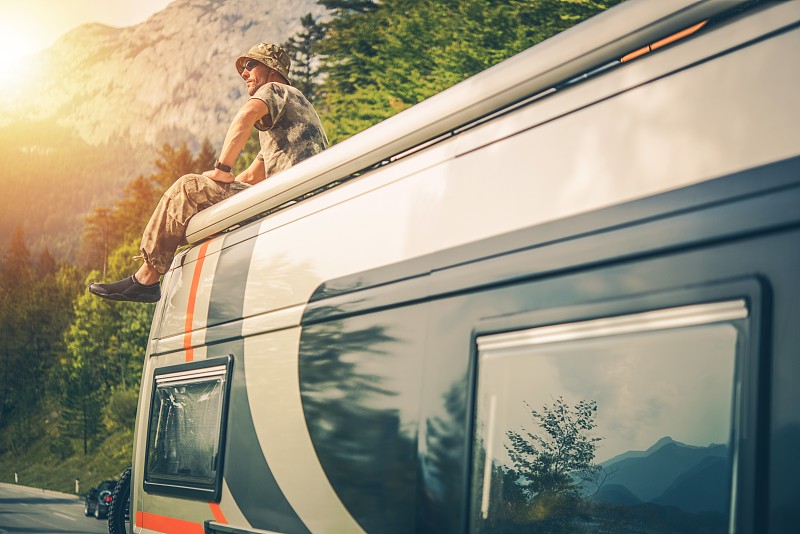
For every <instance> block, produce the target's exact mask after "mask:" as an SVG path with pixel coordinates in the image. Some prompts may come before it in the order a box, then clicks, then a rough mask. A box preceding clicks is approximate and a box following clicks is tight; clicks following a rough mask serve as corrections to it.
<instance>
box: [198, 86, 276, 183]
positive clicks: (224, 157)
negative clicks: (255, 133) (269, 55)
mask: <svg viewBox="0 0 800 534" xmlns="http://www.w3.org/2000/svg"><path fill="white" fill-rule="evenodd" d="M268 113H269V109H268V108H267V104H265V103H264V101H263V100H259V99H258V98H251V99H250V100H248V101H247V102H246V103H245V105H244V106H242V109H240V110H239V112H238V113H237V114H236V117H234V118H233V122H231V125H230V126H229V127H228V133H227V134H226V135H225V142H224V143H223V144H222V150H221V151H220V154H219V162H220V163H224V164H225V165H229V166H231V167H233V164H234V163H236V158H238V157H239V153H240V152H241V151H242V149H243V148H244V145H245V143H246V142H247V138H248V137H249V136H250V130H251V129H252V128H253V125H255V123H256V121H258V120H259V119H260V118H262V117H264V116H265V115H267V114H268ZM252 167H253V166H252V165H251V166H250V168H248V169H247V171H245V172H246V173H247V172H249V171H250V170H251V168H252ZM262 167H263V165H262ZM243 174H244V173H243ZM203 175H205V176H208V177H209V178H211V179H212V180H216V181H217V182H223V183H229V182H232V181H233V179H234V178H233V174H231V173H228V172H223V171H221V170H219V169H212V170H210V171H206V172H204V173H203ZM262 180H263V178H262ZM243 181H244V180H243ZM246 183H249V182H246Z"/></svg>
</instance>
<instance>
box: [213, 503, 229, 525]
mask: <svg viewBox="0 0 800 534" xmlns="http://www.w3.org/2000/svg"><path fill="white" fill-rule="evenodd" d="M208 506H209V507H210V508H211V513H212V514H214V520H215V521H216V522H217V523H222V524H223V525H227V524H228V520H227V519H225V514H223V513H222V508H220V507H219V504H217V503H215V502H210V503H208Z"/></svg>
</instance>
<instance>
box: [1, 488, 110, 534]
mask: <svg viewBox="0 0 800 534" xmlns="http://www.w3.org/2000/svg"><path fill="white" fill-rule="evenodd" d="M16 532H25V533H36V534H49V533H51V532H52V533H59V534H62V533H64V532H73V533H80V534H87V533H91V532H108V523H106V521H105V520H101V521H98V520H97V519H95V518H94V517H86V516H84V515H83V500H82V499H80V498H78V497H76V496H75V495H68V494H66V493H58V492H55V491H44V490H40V489H34V488H27V487H25V486H15V485H14V484H2V483H0V534H6V533H9V534H11V533H16Z"/></svg>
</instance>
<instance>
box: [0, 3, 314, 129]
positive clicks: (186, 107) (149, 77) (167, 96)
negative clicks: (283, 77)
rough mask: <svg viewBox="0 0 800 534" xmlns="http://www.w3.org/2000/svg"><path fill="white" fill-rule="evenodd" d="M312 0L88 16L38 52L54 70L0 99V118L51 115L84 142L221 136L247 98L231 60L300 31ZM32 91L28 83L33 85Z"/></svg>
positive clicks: (45, 117) (200, 5)
mask: <svg viewBox="0 0 800 534" xmlns="http://www.w3.org/2000/svg"><path fill="white" fill-rule="evenodd" d="M309 12H310V13H313V14H314V15H322V14H323V13H324V8H322V7H321V6H318V5H317V3H316V1H315V0H235V1H222V0H175V1H174V2H172V3H171V4H169V5H168V6H167V7H166V8H165V9H164V10H162V11H160V12H158V13H156V14H154V15H152V16H151V17H150V18H149V19H147V20H146V21H144V22H142V23H140V24H137V25H135V26H131V27H128V28H112V27H108V26H104V25H101V24H89V25H85V26H81V27H79V28H76V29H75V30H73V31H71V32H69V33H68V34H66V35H64V36H63V37H62V38H61V39H59V40H58V41H57V42H56V43H55V45H53V47H51V48H50V49H48V50H45V51H44V52H42V53H41V54H40V55H39V58H37V64H39V65H42V66H44V67H46V68H47V69H48V72H50V73H51V75H50V76H46V77H45V76H37V78H36V79H35V80H32V82H33V83H30V84H26V85H25V87H26V90H25V93H24V94H21V95H19V96H18V97H16V98H14V99H11V100H10V101H9V102H6V103H5V104H0V117H2V119H0V122H12V121H13V120H14V119H15V118H17V117H23V116H24V117H25V118H26V119H27V120H31V119H32V120H54V121H56V122H57V123H58V124H59V125H62V126H66V127H69V128H74V129H75V130H76V131H77V133H78V135H79V136H80V137H81V138H83V139H84V140H85V141H87V142H88V143H90V144H94V145H97V144H102V143H105V142H109V141H113V140H115V139H117V138H119V137H120V136H123V137H124V138H125V139H127V140H128V141H129V142H131V143H132V144H134V145H138V144H144V145H158V144H161V143H163V142H170V143H173V144H177V143H179V142H181V141H190V142H197V141H199V140H202V139H204V138H208V139H209V140H211V141H212V143H214V144H215V145H218V144H221V142H222V139H223V138H224V135H225V128H226V127H227V125H228V123H229V122H230V120H231V118H232V117H233V114H234V113H235V112H236V110H237V109H238V107H239V106H240V105H241V103H242V101H243V100H242V99H243V97H244V96H245V94H246V93H245V91H244V84H243V83H242V80H241V78H239V76H238V73H237V72H236V69H235V67H234V61H235V59H236V58H237V57H238V56H239V55H240V54H241V53H243V52H244V51H246V50H247V49H248V48H250V47H251V46H252V45H253V44H255V43H257V42H260V41H271V42H276V43H281V42H284V41H285V40H287V39H288V38H289V37H290V36H291V35H293V34H294V33H296V32H297V31H299V30H300V28H301V26H300V18H301V17H302V16H303V15H305V14H306V13H309ZM32 87H33V88H35V91H31V88H32Z"/></svg>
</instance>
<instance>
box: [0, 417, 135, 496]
mask: <svg viewBox="0 0 800 534" xmlns="http://www.w3.org/2000/svg"><path fill="white" fill-rule="evenodd" d="M132 450H133V433H132V432H130V431H123V432H118V433H115V434H112V435H110V436H109V437H108V438H106V440H105V441H103V442H102V443H100V444H98V445H97V446H95V448H94V449H93V450H90V451H89V453H88V454H83V450H81V451H80V452H78V453H76V454H75V455H73V456H71V457H68V458H66V459H64V460H62V459H61V458H59V457H58V456H57V455H55V454H53V453H52V452H51V451H50V446H49V443H48V439H47V438H46V437H45V438H41V439H39V440H37V441H34V442H33V443H32V444H31V445H30V446H29V447H28V448H27V449H26V450H25V453H24V454H21V455H14V454H13V453H11V452H5V453H4V454H2V455H0V482H9V483H12V484H13V483H14V473H17V476H18V477H19V484H21V485H23V486H30V487H33V488H41V489H49V490H55V491H61V492H64V493H71V494H75V479H76V478H78V479H80V493H79V494H80V495H84V494H85V493H86V492H87V491H88V490H89V488H91V487H93V486H96V485H97V484H98V483H99V482H100V481H102V480H108V479H117V478H119V475H120V473H121V472H122V470H123V469H125V468H126V467H127V466H129V465H130V464H131V456H132Z"/></svg>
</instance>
